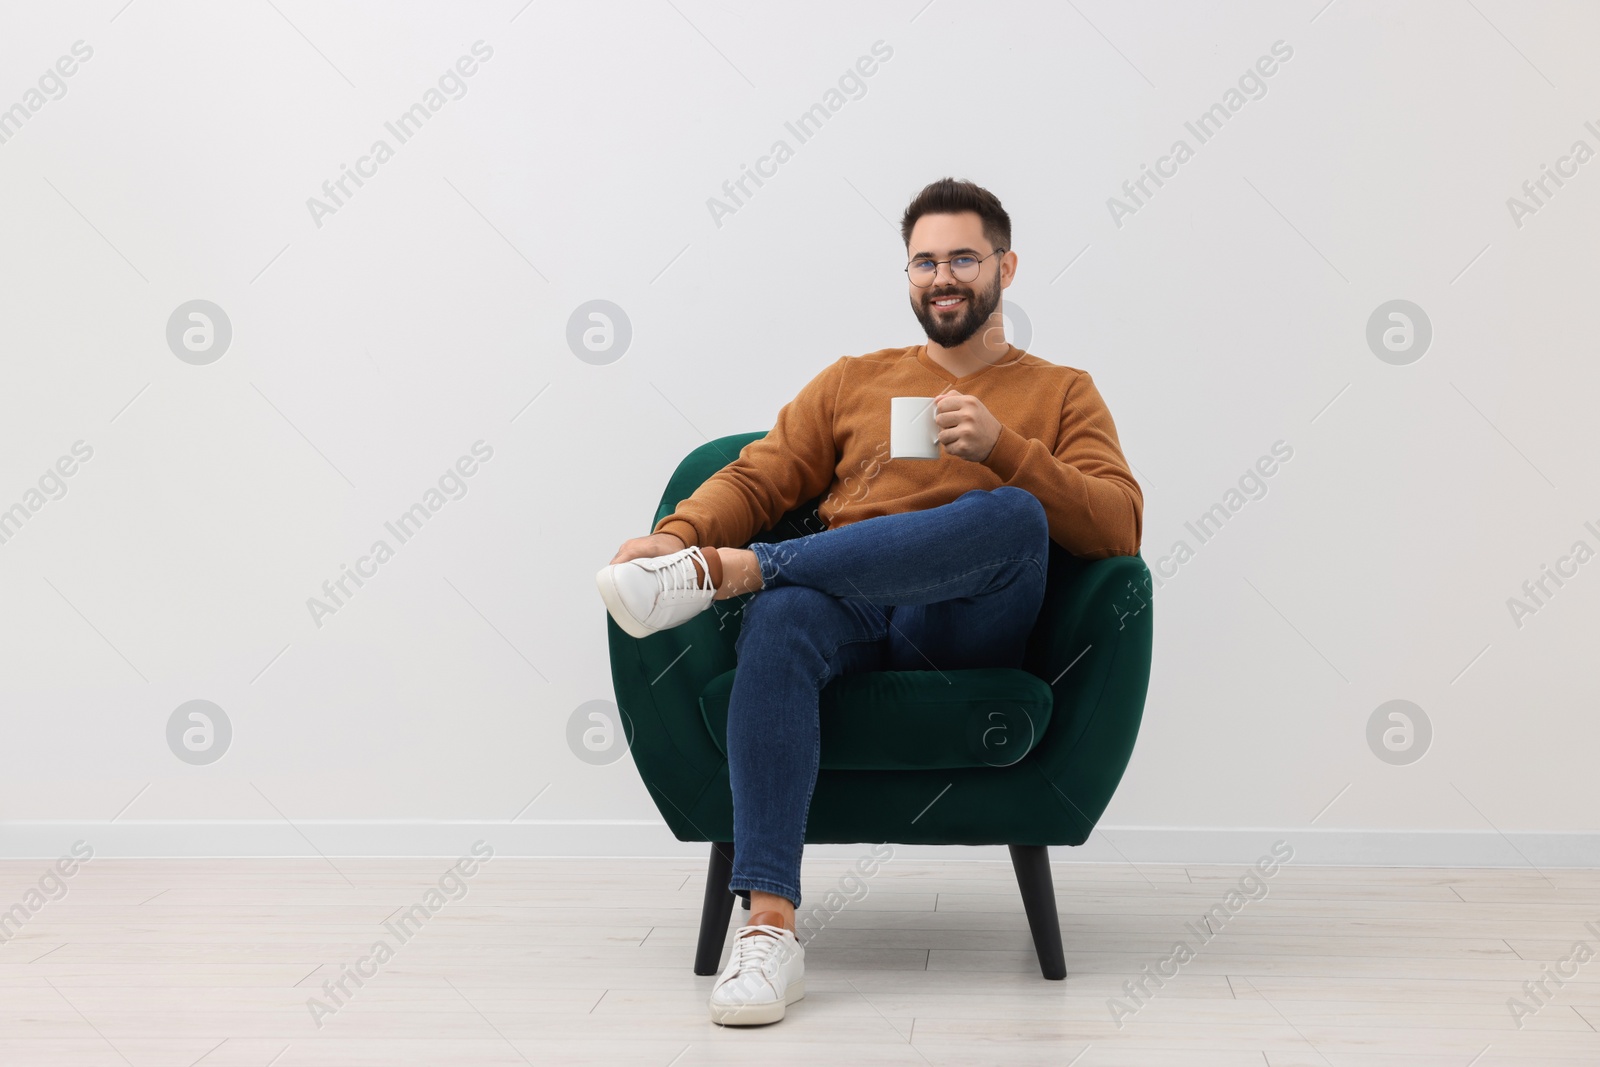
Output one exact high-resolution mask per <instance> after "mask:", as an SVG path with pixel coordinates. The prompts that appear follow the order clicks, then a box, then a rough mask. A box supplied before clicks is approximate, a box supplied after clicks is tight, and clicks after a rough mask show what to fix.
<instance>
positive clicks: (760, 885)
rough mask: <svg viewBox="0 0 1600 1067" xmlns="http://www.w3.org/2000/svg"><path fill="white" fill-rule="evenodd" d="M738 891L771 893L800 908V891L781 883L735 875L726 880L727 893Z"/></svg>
mask: <svg viewBox="0 0 1600 1067" xmlns="http://www.w3.org/2000/svg"><path fill="white" fill-rule="evenodd" d="M740 889H744V890H751V889H754V890H755V891H756V892H758V893H771V894H772V895H773V896H779V897H783V898H784V899H785V900H787V901H789V902H790V903H791V904H793V905H794V906H795V907H797V908H798V907H799V906H800V890H798V889H796V888H795V887H794V886H789V885H784V884H783V883H781V882H769V881H767V879H765V878H740V877H738V876H737V875H736V876H734V877H732V878H730V879H729V880H728V892H730V893H733V892H737V891H738V890H740Z"/></svg>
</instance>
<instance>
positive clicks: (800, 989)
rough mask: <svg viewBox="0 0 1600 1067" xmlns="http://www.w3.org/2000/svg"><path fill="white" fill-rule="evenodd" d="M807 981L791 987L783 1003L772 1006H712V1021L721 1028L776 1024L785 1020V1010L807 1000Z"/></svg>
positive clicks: (773, 1003) (798, 982) (774, 1003)
mask: <svg viewBox="0 0 1600 1067" xmlns="http://www.w3.org/2000/svg"><path fill="white" fill-rule="evenodd" d="M805 995H806V980H805V979H804V978H801V979H799V980H798V981H796V982H794V983H792V984H791V985H790V986H789V989H788V991H787V993H786V994H785V996H784V998H783V1000H782V1002H781V1003H780V1002H778V1001H773V1002H772V1003H771V1004H741V1005H736V1006H730V1007H726V1008H723V1007H718V1006H717V1005H715V1004H713V1005H712V1006H711V1021H712V1022H714V1023H717V1024H719V1025H721V1026H760V1025H762V1024H763V1023H775V1022H778V1021H779V1020H780V1019H782V1018H783V1013H784V1009H785V1008H787V1007H788V1006H789V1005H790V1004H793V1003H794V1002H795V1001H797V1000H803V999H805Z"/></svg>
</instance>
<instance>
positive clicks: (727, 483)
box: [651, 356, 849, 548]
mask: <svg viewBox="0 0 1600 1067" xmlns="http://www.w3.org/2000/svg"><path fill="white" fill-rule="evenodd" d="M847 358H849V357H847V356H841V357H839V359H838V360H836V361H835V362H834V363H832V364H831V365H829V366H828V367H825V368H824V369H823V370H822V371H821V372H820V373H818V374H817V376H816V377H814V378H812V379H811V381H809V382H808V383H806V385H805V386H804V387H803V388H802V389H801V390H800V392H799V393H798V394H797V395H796V396H795V398H794V399H793V400H791V401H789V402H788V403H787V404H785V405H784V406H783V408H782V409H781V410H780V411H779V412H778V421H777V422H776V423H775V424H774V425H773V427H772V429H771V430H769V431H767V435H766V436H765V437H761V438H759V439H757V440H754V441H751V442H750V443H749V444H747V445H745V446H744V448H743V449H741V450H740V452H739V455H738V458H736V459H734V460H733V461H732V462H731V463H729V464H728V465H727V466H725V467H723V468H722V469H721V470H719V471H717V473H715V474H713V475H712V476H711V477H710V478H707V479H706V480H705V481H704V482H703V483H702V484H701V485H700V487H699V488H698V489H696V490H695V491H694V493H693V494H692V495H691V496H689V497H688V498H686V499H684V500H680V501H678V506H677V510H675V511H674V512H673V513H672V514H671V515H668V516H666V517H665V518H663V519H662V520H661V521H660V522H658V523H656V525H655V529H654V530H652V531H651V532H652V533H670V534H676V535H677V536H678V537H679V538H681V539H682V541H683V543H684V544H685V545H702V546H706V545H709V546H711V547H713V548H720V547H724V546H727V547H733V548H738V547H742V546H743V545H744V544H745V543H746V542H748V541H749V540H750V539H751V538H752V537H754V536H755V535H756V534H758V533H761V532H762V531H764V530H770V529H771V528H772V527H773V526H776V525H777V523H778V520H779V519H781V518H783V516H784V515H786V514H787V513H788V512H790V511H791V510H793V509H794V508H795V507H796V506H798V505H799V504H801V503H803V502H805V501H807V500H810V499H811V498H813V497H816V496H820V495H821V494H822V492H823V490H825V489H827V488H828V486H830V485H832V484H833V477H834V470H835V468H836V467H837V466H838V444H837V440H836V438H835V437H834V432H833V429H834V426H833V418H834V411H835V403H836V401H837V399H838V394H839V383H840V381H841V379H842V376H843V373H844V361H845V360H846V359H847Z"/></svg>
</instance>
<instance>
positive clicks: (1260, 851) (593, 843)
mask: <svg viewBox="0 0 1600 1067" xmlns="http://www.w3.org/2000/svg"><path fill="white" fill-rule="evenodd" d="M480 838H481V839H483V840H484V841H487V842H488V843H489V844H490V845H492V846H493V847H494V850H495V854H496V855H499V856H549V857H554V856H624V857H652V856H661V857H672V858H678V859H694V860H703V859H704V858H705V855H706V846H705V845H704V844H702V843H699V842H684V841H678V840H677V839H675V838H674V837H673V836H672V834H671V833H670V832H669V831H668V830H667V827H666V824H665V823H663V822H661V821H659V820H650V819H569V820H562V819H525V820H519V821H514V822H488V821H482V822H479V821H470V820H460V821H450V820H414V821H413V820H393V821H385V820H356V821H335V820H325V821H315V820H307V821H301V822H297V823H295V824H294V825H292V826H291V825H290V824H288V823H286V822H283V821H282V820H198V819H197V820H139V819H121V820H117V821H115V822H75V821H69V820H36V821H11V822H0V859H39V858H51V857H55V856H59V855H62V854H63V853H65V852H66V851H67V850H68V849H69V848H70V847H71V845H72V843H73V842H74V841H77V840H80V839H81V840H83V841H86V842H88V843H89V845H90V846H91V847H93V849H94V854H95V855H96V856H97V857H108V858H110V857H175V858H176V857H182V858H207V857H224V856H317V855H319V854H320V855H324V856H459V855H463V854H464V853H465V852H466V851H467V850H468V848H470V846H471V845H472V843H473V842H474V841H476V840H478V839H480ZM1279 840H1282V841H1286V842H1288V843H1289V845H1290V846H1292V847H1293V848H1294V863H1295V864H1297V865H1299V864H1309V865H1334V864H1337V865H1345V866H1357V867H1367V866H1372V867H1522V868H1530V867H1531V868H1543V867H1600V832H1596V831H1557V832H1543V831H1541V832H1527V831H1517V832H1508V833H1506V834H1504V835H1502V834H1500V833H1498V832H1495V831H1492V830H1484V831H1479V830H1338V829H1322V828H1305V827H1298V828H1292V829H1257V828H1248V829H1226V830H1219V829H1195V828H1189V827H1179V826H1104V827H1100V828H1098V829H1097V830H1096V831H1095V832H1094V834H1093V835H1092V836H1091V837H1090V839H1089V840H1088V841H1087V842H1086V843H1085V844H1084V845H1082V846H1081V847H1079V848H1064V847H1063V848H1054V849H1052V850H1051V858H1052V859H1053V860H1055V861H1056V862H1058V863H1072V862H1079V863H1151V864H1157V863H1189V864H1201V863H1241V864H1243V863H1254V862H1255V861H1256V860H1257V859H1259V858H1261V857H1262V856H1263V855H1265V854H1266V853H1267V852H1268V850H1269V849H1270V848H1271V847H1272V844H1273V842H1275V841H1279ZM861 851H862V846H860V845H810V846H807V848H806V855H808V856H813V857H817V858H854V857H856V856H858V855H859V854H860V853H861ZM896 855H898V856H903V857H905V858H908V859H932V860H951V861H961V860H994V861H1005V860H1006V859H1007V853H1006V850H1005V848H1004V847H1003V846H999V845H985V846H969V847H950V846H942V845H906V846H901V847H900V848H898V849H897V850H896Z"/></svg>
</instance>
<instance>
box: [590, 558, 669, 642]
mask: <svg viewBox="0 0 1600 1067" xmlns="http://www.w3.org/2000/svg"><path fill="white" fill-rule="evenodd" d="M594 583H595V585H596V586H598V587H599V589H600V599H601V600H604V601H605V602H606V611H607V612H609V613H610V615H611V618H612V620H613V621H615V622H616V624H617V625H618V626H620V627H622V632H623V633H625V634H627V635H628V636H630V637H649V636H650V635H651V634H653V633H658V632H659V631H657V630H653V629H651V628H650V627H648V626H646V625H645V624H644V623H642V622H640V621H639V620H638V619H635V618H634V617H633V615H632V614H631V613H629V611H628V609H627V608H625V607H623V605H622V594H621V593H619V592H618V591H617V579H616V575H615V574H614V573H613V572H612V569H611V567H610V566H605V567H601V568H600V570H599V572H598V573H597V574H596V575H595V576H594Z"/></svg>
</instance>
